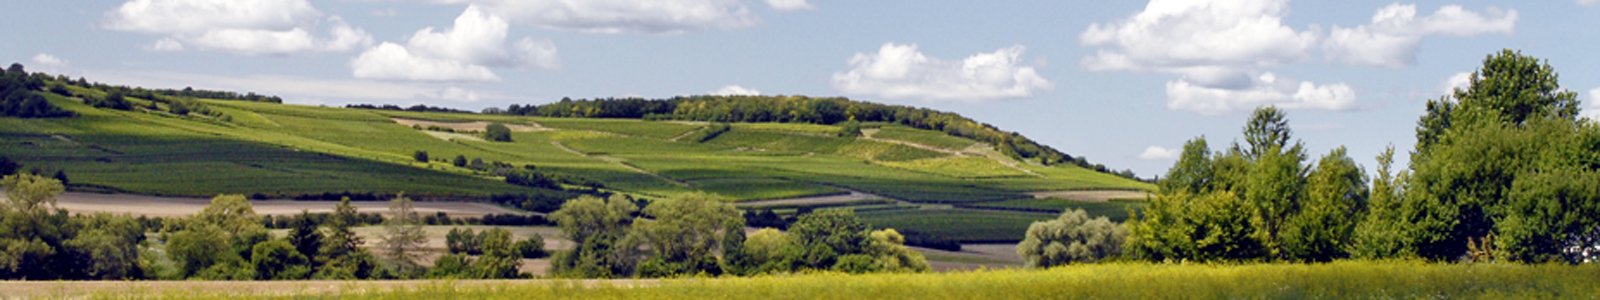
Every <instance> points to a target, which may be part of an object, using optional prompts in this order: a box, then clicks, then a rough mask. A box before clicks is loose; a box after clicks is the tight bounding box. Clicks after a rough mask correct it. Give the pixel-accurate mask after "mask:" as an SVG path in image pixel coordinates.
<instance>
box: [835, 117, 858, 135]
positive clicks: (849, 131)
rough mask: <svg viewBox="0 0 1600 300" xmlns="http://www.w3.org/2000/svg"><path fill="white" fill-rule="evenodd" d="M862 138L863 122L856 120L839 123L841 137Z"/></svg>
mask: <svg viewBox="0 0 1600 300" xmlns="http://www.w3.org/2000/svg"><path fill="white" fill-rule="evenodd" d="M858 136H861V122H856V121H855V120H850V121H845V122H844V123H839V137H846V138H853V137H858Z"/></svg>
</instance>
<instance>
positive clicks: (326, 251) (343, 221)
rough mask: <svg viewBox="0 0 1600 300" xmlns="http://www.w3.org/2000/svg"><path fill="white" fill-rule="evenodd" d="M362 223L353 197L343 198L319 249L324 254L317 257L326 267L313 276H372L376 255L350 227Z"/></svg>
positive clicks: (359, 277) (335, 208)
mask: <svg viewBox="0 0 1600 300" xmlns="http://www.w3.org/2000/svg"><path fill="white" fill-rule="evenodd" d="M360 224H361V216H360V215H358V214H357V213H356V207H355V206H354V205H351V204H350V197H345V198H344V199H341V200H339V204H337V205H335V206H334V207H333V215H332V216H329V217H328V235H327V241H326V242H325V243H323V244H322V249H321V250H320V251H319V252H321V256H319V257H317V261H318V264H319V265H320V266H322V267H321V268H320V269H318V270H317V272H316V274H314V275H313V277H315V278H319V279H362V278H369V277H371V276H372V271H373V269H374V268H376V263H375V262H374V259H375V258H374V257H373V256H372V254H371V253H369V252H367V251H366V250H365V249H362V248H361V243H362V239H361V237H360V236H357V235H356V233H355V232H354V231H351V230H350V228H351V227H355V226H357V225H360Z"/></svg>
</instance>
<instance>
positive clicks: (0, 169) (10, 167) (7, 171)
mask: <svg viewBox="0 0 1600 300" xmlns="http://www.w3.org/2000/svg"><path fill="white" fill-rule="evenodd" d="M20 168H22V165H21V164H18V163H17V162H16V161H12V160H11V158H10V157H6V156H5V155H0V176H11V174H16V173H17V169H20Z"/></svg>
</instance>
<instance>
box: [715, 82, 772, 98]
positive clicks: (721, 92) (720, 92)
mask: <svg viewBox="0 0 1600 300" xmlns="http://www.w3.org/2000/svg"><path fill="white" fill-rule="evenodd" d="M707 94H710V95H716V96H735V95H747V96H760V95H761V91H758V90H756V89H752V88H745V87H742V86H738V85H729V86H725V87H722V88H720V89H717V90H715V91H711V92H708V93H707Z"/></svg>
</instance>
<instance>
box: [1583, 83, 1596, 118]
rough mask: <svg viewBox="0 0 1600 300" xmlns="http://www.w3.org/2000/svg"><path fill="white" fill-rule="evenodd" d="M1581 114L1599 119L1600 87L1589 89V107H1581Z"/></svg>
mask: <svg viewBox="0 0 1600 300" xmlns="http://www.w3.org/2000/svg"><path fill="white" fill-rule="evenodd" d="M1583 115H1584V116H1585V117H1589V118H1590V119H1594V120H1597V121H1600V87H1597V88H1594V89H1591V90H1589V107H1588V108H1584V109H1583Z"/></svg>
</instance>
